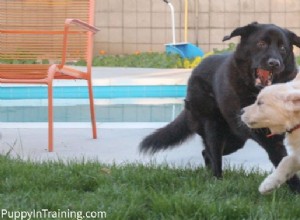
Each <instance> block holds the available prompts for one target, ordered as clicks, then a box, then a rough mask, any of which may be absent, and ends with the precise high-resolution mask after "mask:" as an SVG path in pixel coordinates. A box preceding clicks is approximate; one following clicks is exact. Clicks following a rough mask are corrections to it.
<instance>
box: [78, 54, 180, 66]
mask: <svg viewBox="0 0 300 220" xmlns="http://www.w3.org/2000/svg"><path fill="white" fill-rule="evenodd" d="M182 62H183V59H181V58H180V56H179V55H174V54H166V53H139V54H127V55H100V56H96V57H94V59H93V66H109V67H140V68H182V67H183V63H182ZM76 65H78V66H82V65H86V63H85V61H79V62H77V63H76Z"/></svg>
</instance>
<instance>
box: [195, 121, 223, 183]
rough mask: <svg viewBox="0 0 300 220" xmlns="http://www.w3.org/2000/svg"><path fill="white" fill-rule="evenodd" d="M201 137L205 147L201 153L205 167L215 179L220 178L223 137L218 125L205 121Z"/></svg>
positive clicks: (214, 122)
mask: <svg viewBox="0 0 300 220" xmlns="http://www.w3.org/2000/svg"><path fill="white" fill-rule="evenodd" d="M198 133H199V134H200V132H198ZM201 136H202V138H203V141H204V145H205V150H203V151H202V155H203V157H204V160H205V165H206V166H207V167H209V168H211V169H212V172H213V175H214V176H215V177H217V178H221V177H222V154H223V145H224V136H223V133H222V128H221V127H220V124H219V123H218V122H216V121H212V120H207V121H206V122H205V123H204V134H203V133H202V132H201Z"/></svg>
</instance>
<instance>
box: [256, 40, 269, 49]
mask: <svg viewBox="0 0 300 220" xmlns="http://www.w3.org/2000/svg"><path fill="white" fill-rule="evenodd" d="M257 46H258V47H259V48H266V47H267V43H266V42H265V41H263V40H261V41H258V43H257Z"/></svg>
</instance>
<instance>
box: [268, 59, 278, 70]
mask: <svg viewBox="0 0 300 220" xmlns="http://www.w3.org/2000/svg"><path fill="white" fill-rule="evenodd" d="M268 65H269V67H272V68H278V67H279V66H280V61H279V60H278V59H274V58H270V59H269V60H268Z"/></svg>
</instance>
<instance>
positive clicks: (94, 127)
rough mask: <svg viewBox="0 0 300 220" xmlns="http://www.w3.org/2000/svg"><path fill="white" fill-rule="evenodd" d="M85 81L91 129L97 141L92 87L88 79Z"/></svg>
mask: <svg viewBox="0 0 300 220" xmlns="http://www.w3.org/2000/svg"><path fill="white" fill-rule="evenodd" d="M87 81H88V88H89V99H90V112H91V122H92V129H93V138H94V139H97V125H96V117H95V104H94V94H93V85H92V80H91V79H88V80H87Z"/></svg>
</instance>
